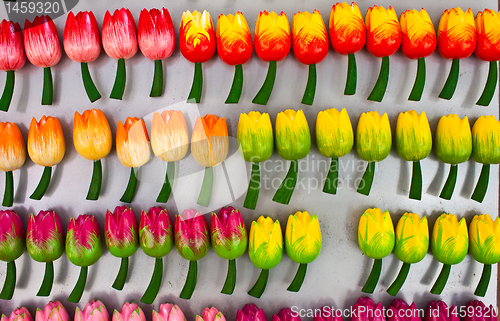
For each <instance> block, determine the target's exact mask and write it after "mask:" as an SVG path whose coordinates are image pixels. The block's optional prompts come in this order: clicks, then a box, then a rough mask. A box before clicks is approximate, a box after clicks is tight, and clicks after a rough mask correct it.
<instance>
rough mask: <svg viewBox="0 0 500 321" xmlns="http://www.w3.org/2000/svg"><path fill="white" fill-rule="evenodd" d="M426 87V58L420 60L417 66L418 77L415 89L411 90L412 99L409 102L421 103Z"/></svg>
mask: <svg viewBox="0 0 500 321" xmlns="http://www.w3.org/2000/svg"><path fill="white" fill-rule="evenodd" d="M424 86H425V58H424V57H420V58H418V64H417V77H416V78H415V83H414V84H413V89H412V90H411V93H410V97H408V100H412V101H420V99H421V98H422V93H423V92H424Z"/></svg>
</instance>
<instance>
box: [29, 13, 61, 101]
mask: <svg viewBox="0 0 500 321" xmlns="http://www.w3.org/2000/svg"><path fill="white" fill-rule="evenodd" d="M24 49H25V50H26V56H27V57H28V60H29V61H30V62H31V63H32V64H33V65H35V66H37V67H41V68H44V71H43V93H42V105H52V91H53V85H52V73H51V71H50V67H52V66H54V65H56V64H57V63H58V62H59V60H61V44H60V42H59V35H58V34H57V29H56V26H55V25H54V22H53V21H52V19H51V18H50V17H49V16H36V17H35V19H34V20H33V22H32V23H31V22H29V20H28V19H26V21H25V22H24Z"/></svg>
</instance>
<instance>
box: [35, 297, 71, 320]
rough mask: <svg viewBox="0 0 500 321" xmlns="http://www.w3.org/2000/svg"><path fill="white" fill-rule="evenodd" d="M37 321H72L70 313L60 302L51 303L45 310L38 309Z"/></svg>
mask: <svg viewBox="0 0 500 321" xmlns="http://www.w3.org/2000/svg"><path fill="white" fill-rule="evenodd" d="M35 320H36V321H70V319H69V314H68V311H66V309H65V308H64V306H63V305H62V304H61V302H59V301H54V302H52V301H51V302H49V303H47V304H46V305H45V307H44V308H43V310H40V309H36V314H35Z"/></svg>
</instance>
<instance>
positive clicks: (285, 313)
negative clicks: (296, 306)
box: [272, 308, 300, 321]
mask: <svg viewBox="0 0 500 321" xmlns="http://www.w3.org/2000/svg"><path fill="white" fill-rule="evenodd" d="M272 321H300V316H298V315H295V316H294V314H293V313H292V309H290V308H283V309H281V310H280V312H279V313H278V315H276V314H274V315H273V319H272Z"/></svg>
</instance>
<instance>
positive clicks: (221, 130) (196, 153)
mask: <svg viewBox="0 0 500 321" xmlns="http://www.w3.org/2000/svg"><path fill="white" fill-rule="evenodd" d="M228 148H229V139H228V135H227V124H226V119H225V118H217V116H215V115H206V116H205V117H203V118H201V117H200V116H198V118H197V119H196V123H195V124H194V129H193V135H192V137H191V154H193V158H194V160H195V161H196V162H197V163H198V164H200V165H203V166H205V177H204V178H203V185H202V189H201V192H200V196H199V198H198V204H199V205H202V206H208V204H209V203H210V197H211V195H212V185H213V169H212V167H214V166H217V165H219V164H220V163H222V162H223V161H224V160H225V159H226V157H227V152H228Z"/></svg>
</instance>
